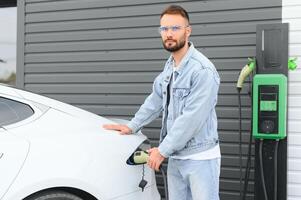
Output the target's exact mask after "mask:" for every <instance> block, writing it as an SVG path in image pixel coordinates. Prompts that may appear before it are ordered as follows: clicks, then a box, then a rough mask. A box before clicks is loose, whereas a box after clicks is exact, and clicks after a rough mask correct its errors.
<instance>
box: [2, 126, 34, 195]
mask: <svg viewBox="0 0 301 200" xmlns="http://www.w3.org/2000/svg"><path fill="white" fill-rule="evenodd" d="M28 150H29V142H27V141H26V140H24V139H20V138H17V137H15V136H14V135H12V134H9V133H8V132H7V131H6V130H4V129H3V128H0V177H1V181H0V182H1V184H0V199H2V198H1V197H2V196H3V195H4V194H5V193H6V192H7V190H8V188H9V186H10V185H11V184H12V182H13V181H14V179H15V178H16V176H17V175H18V173H19V171H20V169H21V167H22V166H23V164H24V161H25V159H26V156H27V154H28Z"/></svg>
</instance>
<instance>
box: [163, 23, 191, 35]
mask: <svg viewBox="0 0 301 200" xmlns="http://www.w3.org/2000/svg"><path fill="white" fill-rule="evenodd" d="M187 27H189V25H187V26H180V25H174V26H160V27H159V28H158V31H159V33H160V34H162V33H167V32H168V30H169V29H170V30H171V31H172V32H173V33H176V32H179V31H180V30H181V29H183V28H187Z"/></svg>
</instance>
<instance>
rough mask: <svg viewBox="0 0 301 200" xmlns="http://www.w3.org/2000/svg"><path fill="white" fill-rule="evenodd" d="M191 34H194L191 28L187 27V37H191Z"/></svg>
mask: <svg viewBox="0 0 301 200" xmlns="http://www.w3.org/2000/svg"><path fill="white" fill-rule="evenodd" d="M191 32H192V28H191V26H189V27H187V28H186V34H187V37H190V35H191Z"/></svg>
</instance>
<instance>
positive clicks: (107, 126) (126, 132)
mask: <svg viewBox="0 0 301 200" xmlns="http://www.w3.org/2000/svg"><path fill="white" fill-rule="evenodd" d="M102 127H103V128H105V129H108V130H115V131H119V132H120V134H121V135H129V134H131V133H132V129H130V128H129V127H128V126H127V125H124V124H104V125H103V126H102Z"/></svg>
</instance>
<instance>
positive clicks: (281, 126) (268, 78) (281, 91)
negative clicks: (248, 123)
mask: <svg viewBox="0 0 301 200" xmlns="http://www.w3.org/2000/svg"><path fill="white" fill-rule="evenodd" d="M252 113H253V114H252V115H253V124H252V126H253V127H252V129H253V137H254V138H256V139H284V138H285V137H286V113H287V78H286V76H285V75H283V74H257V75H255V76H254V78H253V108H252Z"/></svg>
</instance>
